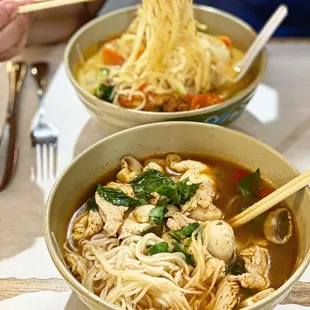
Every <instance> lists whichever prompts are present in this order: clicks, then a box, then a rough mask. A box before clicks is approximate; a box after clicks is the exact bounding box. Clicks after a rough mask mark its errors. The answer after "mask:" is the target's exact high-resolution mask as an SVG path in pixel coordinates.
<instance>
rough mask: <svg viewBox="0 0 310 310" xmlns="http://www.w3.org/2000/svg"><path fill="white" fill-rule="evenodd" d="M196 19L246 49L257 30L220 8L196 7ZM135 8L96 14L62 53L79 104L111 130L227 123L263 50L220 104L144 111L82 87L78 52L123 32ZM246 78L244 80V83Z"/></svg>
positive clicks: (252, 82)
mask: <svg viewBox="0 0 310 310" xmlns="http://www.w3.org/2000/svg"><path fill="white" fill-rule="evenodd" d="M194 12H195V18H196V19H197V20H198V21H199V22H203V23H205V24H206V25H207V26H208V32H209V33H210V34H212V35H213V34H214V35H226V36H228V37H229V38H230V39H231V40H232V44H233V46H234V47H236V48H238V49H239V50H241V51H246V50H247V48H248V47H249V46H250V44H251V42H252V41H253V40H254V38H255V36H256V33H255V32H254V31H253V29H252V28H251V27H250V26H249V25H248V24H246V23H245V22H243V21H242V20H240V19H238V18H237V17H234V16H232V15H230V14H228V13H224V12H222V11H220V10H217V9H214V8H211V7H207V6H195V8H194ZM135 13H136V7H129V8H125V9H121V10H118V11H114V12H112V13H109V14H107V15H103V16H100V17H97V18H96V19H94V20H92V21H90V22H89V23H87V24H86V25H84V26H83V27H82V28H81V29H80V30H78V31H77V33H76V34H75V35H74V36H73V37H72V38H71V40H70V42H69V43H68V46H67V48H66V52H65V65H66V71H67V74H68V77H69V79H70V81H71V83H72V85H73V87H74V89H75V90H76V93H77V95H78V97H79V99H80V100H81V101H82V103H83V104H84V105H85V106H86V108H87V109H88V111H89V112H90V114H91V115H92V116H93V117H94V118H95V119H96V120H97V121H98V122H99V123H100V124H101V125H102V126H103V127H105V128H106V129H107V130H108V131H109V132H110V133H113V132H117V131H120V130H123V129H126V128H130V127H133V126H137V125H142V124H147V123H154V122H161V121H169V120H176V121H183V120H185V121H196V122H205V123H212V124H217V125H226V124H228V123H230V122H232V121H233V120H235V119H236V118H237V117H239V116H240V115H241V114H242V113H243V111H244V108H245V106H246V105H247V104H248V102H249V101H250V100H251V98H252V97H253V95H254V93H255V90H256V88H257V86H258V84H259V82H260V80H261V79H262V76H263V74H264V72H265V69H266V64H267V54H266V51H265V50H264V51H263V52H262V54H261V55H260V56H259V57H258V59H257V61H256V63H255V64H254V66H253V68H252V70H251V73H250V75H248V76H247V78H246V79H245V80H243V82H242V83H241V84H242V85H244V86H242V87H240V85H241V84H240V85H239V86H238V87H237V88H236V91H233V89H232V92H233V95H232V96H230V97H228V98H227V99H225V100H224V101H223V102H222V103H220V104H217V105H212V106H208V107H205V108H201V109H197V110H190V111H183V112H146V111H139V110H135V109H127V108H122V107H120V106H117V105H114V104H111V103H109V102H107V101H104V100H101V99H99V98H97V97H96V96H94V95H93V94H92V93H90V92H89V91H87V90H85V89H84V88H83V87H82V86H81V85H80V84H79V83H78V81H77V78H76V69H77V64H78V63H79V61H80V59H81V51H83V55H84V58H85V59H87V58H89V57H91V56H92V55H94V54H95V53H96V52H97V51H98V49H99V46H101V45H102V43H101V42H103V41H105V40H107V39H109V38H111V37H113V36H117V35H119V34H121V33H123V32H124V31H125V30H126V28H127V27H128V25H129V24H130V23H131V21H132V20H133V19H134V16H135ZM244 81H246V83H245V82H244Z"/></svg>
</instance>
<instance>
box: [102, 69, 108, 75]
mask: <svg viewBox="0 0 310 310" xmlns="http://www.w3.org/2000/svg"><path fill="white" fill-rule="evenodd" d="M100 72H101V73H102V74H104V75H108V74H109V73H110V70H109V69H108V68H100Z"/></svg>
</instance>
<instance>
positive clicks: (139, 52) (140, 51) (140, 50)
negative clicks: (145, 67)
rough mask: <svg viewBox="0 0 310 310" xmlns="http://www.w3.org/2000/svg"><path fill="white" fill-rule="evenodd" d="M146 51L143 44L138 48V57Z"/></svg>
mask: <svg viewBox="0 0 310 310" xmlns="http://www.w3.org/2000/svg"><path fill="white" fill-rule="evenodd" d="M144 52H145V47H144V46H141V47H140V48H139V50H138V54H137V59H138V58H139V57H140V56H141V55H142V54H143V53H144Z"/></svg>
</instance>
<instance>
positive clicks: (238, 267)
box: [227, 259, 246, 276]
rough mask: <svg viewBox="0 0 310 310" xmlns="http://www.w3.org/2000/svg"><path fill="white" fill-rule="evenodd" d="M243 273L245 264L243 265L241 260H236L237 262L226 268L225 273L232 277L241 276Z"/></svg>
mask: <svg viewBox="0 0 310 310" xmlns="http://www.w3.org/2000/svg"><path fill="white" fill-rule="evenodd" d="M245 272H246V270H245V264H244V260H243V259H238V260H237V261H235V262H234V263H232V264H230V265H229V266H228V267H227V273H230V274H232V275H234V276H238V275H241V274H243V273H245Z"/></svg>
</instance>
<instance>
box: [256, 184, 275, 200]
mask: <svg viewBox="0 0 310 310" xmlns="http://www.w3.org/2000/svg"><path fill="white" fill-rule="evenodd" d="M273 191H274V190H273V189H272V188H270V187H263V188H261V189H260V190H259V192H258V198H259V199H263V198H265V197H266V196H268V195H270V194H271V193H272V192H273Z"/></svg>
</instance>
